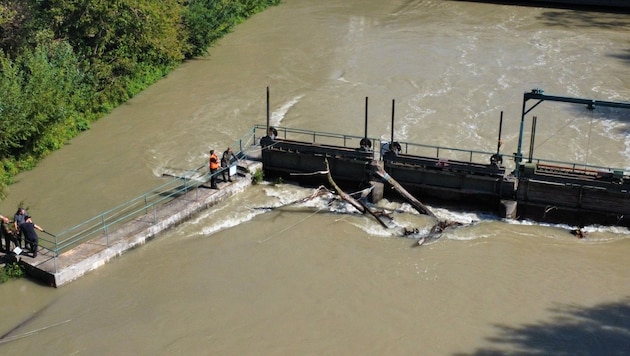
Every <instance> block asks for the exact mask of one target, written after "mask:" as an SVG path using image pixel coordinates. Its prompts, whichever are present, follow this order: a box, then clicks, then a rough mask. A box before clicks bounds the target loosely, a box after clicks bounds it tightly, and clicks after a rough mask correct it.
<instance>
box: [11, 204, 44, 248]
mask: <svg viewBox="0 0 630 356" xmlns="http://www.w3.org/2000/svg"><path fill="white" fill-rule="evenodd" d="M11 222H12V224H11ZM36 230H39V231H44V229H43V228H41V227H40V226H39V225H37V224H35V223H34V222H33V219H32V218H31V216H29V215H28V214H27V213H26V210H25V209H24V208H18V210H17V212H16V213H15V215H13V221H11V220H9V218H7V217H6V216H4V215H1V214H0V235H1V237H2V238H1V239H0V245H3V246H2V249H3V250H4V252H5V253H7V254H9V253H15V252H14V251H15V249H16V248H19V250H22V249H24V250H29V251H30V252H31V256H32V257H33V258H35V257H37V249H38V246H39V236H37V231H36ZM2 242H3V243H2ZM12 244H13V247H11V245H12Z"/></svg>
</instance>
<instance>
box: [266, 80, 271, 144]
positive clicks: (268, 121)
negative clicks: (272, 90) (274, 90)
mask: <svg viewBox="0 0 630 356" xmlns="http://www.w3.org/2000/svg"><path fill="white" fill-rule="evenodd" d="M269 123H270V116H269V87H267V131H265V132H266V134H269Z"/></svg>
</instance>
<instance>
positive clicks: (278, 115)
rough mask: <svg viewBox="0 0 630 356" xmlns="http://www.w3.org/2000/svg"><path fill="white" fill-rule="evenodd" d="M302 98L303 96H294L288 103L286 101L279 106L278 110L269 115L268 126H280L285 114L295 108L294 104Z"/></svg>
mask: <svg viewBox="0 0 630 356" xmlns="http://www.w3.org/2000/svg"><path fill="white" fill-rule="evenodd" d="M303 96H304V95H303V94H302V95H297V96H294V97H293V98H291V99H290V100H289V101H287V102H286V103H284V104H282V106H280V108H278V109H277V110H275V111H274V112H272V113H271V117H270V124H271V126H280V124H281V123H282V120H283V119H284V117H285V116H286V114H287V112H289V110H290V109H291V108H292V107H293V106H295V104H297V103H298V102H299V101H300V99H302V97H303Z"/></svg>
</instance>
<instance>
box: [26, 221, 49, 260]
mask: <svg viewBox="0 0 630 356" xmlns="http://www.w3.org/2000/svg"><path fill="white" fill-rule="evenodd" d="M35 229H37V230H39V231H44V229H42V228H41V227H39V226H38V225H37V224H34V223H33V220H31V217H30V216H28V215H26V216H25V217H24V222H23V223H22V224H20V230H21V231H22V232H23V233H24V248H25V249H26V248H27V247H28V249H29V250H31V252H32V253H33V258H35V257H37V247H38V246H39V236H37V232H35Z"/></svg>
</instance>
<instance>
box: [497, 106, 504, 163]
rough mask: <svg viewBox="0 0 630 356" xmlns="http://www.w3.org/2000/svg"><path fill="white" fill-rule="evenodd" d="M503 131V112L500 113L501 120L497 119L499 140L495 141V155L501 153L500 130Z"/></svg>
mask: <svg viewBox="0 0 630 356" xmlns="http://www.w3.org/2000/svg"><path fill="white" fill-rule="evenodd" d="M502 129H503V111H501V118H500V119H499V138H498V139H497V154H499V152H500V151H501V130H502Z"/></svg>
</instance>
